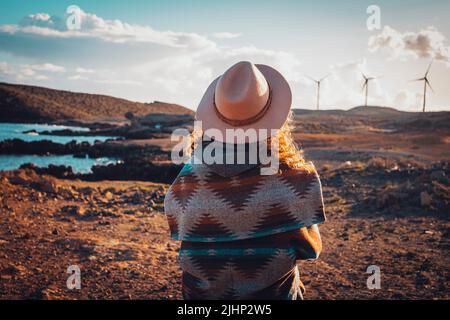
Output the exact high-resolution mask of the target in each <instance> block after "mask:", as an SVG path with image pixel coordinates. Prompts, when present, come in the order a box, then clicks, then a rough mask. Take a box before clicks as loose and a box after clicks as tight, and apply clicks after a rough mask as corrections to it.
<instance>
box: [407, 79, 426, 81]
mask: <svg viewBox="0 0 450 320" xmlns="http://www.w3.org/2000/svg"><path fill="white" fill-rule="evenodd" d="M422 80H425V78H417V79H412V80H409V81H422Z"/></svg>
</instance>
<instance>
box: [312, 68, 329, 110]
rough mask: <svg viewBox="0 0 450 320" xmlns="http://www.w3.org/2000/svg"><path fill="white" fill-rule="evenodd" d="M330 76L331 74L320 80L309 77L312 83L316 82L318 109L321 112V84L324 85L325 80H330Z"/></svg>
mask: <svg viewBox="0 0 450 320" xmlns="http://www.w3.org/2000/svg"><path fill="white" fill-rule="evenodd" d="M329 76H330V74H327V75H326V76H324V77H322V78H320V79H319V80H316V79H314V78H311V77H308V78H309V79H310V80H311V81H313V82H315V83H316V84H317V98H316V99H317V100H316V109H317V110H319V106H320V84H321V83H322V81H323V80H325V79H326V78H328V77H329Z"/></svg>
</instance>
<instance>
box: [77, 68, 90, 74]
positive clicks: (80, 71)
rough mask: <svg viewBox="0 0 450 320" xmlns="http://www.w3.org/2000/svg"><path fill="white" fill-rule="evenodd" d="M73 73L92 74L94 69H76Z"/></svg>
mask: <svg viewBox="0 0 450 320" xmlns="http://www.w3.org/2000/svg"><path fill="white" fill-rule="evenodd" d="M75 72H77V73H94V69H85V68H81V67H78V68H76V69H75Z"/></svg>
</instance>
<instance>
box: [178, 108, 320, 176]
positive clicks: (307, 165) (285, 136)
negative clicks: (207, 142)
mask: <svg viewBox="0 0 450 320" xmlns="http://www.w3.org/2000/svg"><path fill="white" fill-rule="evenodd" d="M293 130H294V114H293V112H292V111H290V112H289V115H288V117H287V119H286V121H285V123H284V124H283V126H282V127H281V128H280V130H278V133H277V138H278V157H279V160H280V162H282V163H285V164H287V165H288V166H289V167H290V168H293V169H304V170H306V171H308V172H311V171H314V166H313V164H312V163H311V162H306V161H305V158H304V157H303V151H302V150H300V149H299V148H298V146H297V143H296V142H295V141H294V137H293V135H292V131H293ZM202 138H203V132H202V130H201V129H194V130H193V132H192V134H191V136H190V145H191V148H189V149H188V150H187V153H188V155H191V154H192V152H193V150H195V148H197V147H198V145H199V144H200V142H201V141H202ZM270 145H271V138H269V139H268V146H269V148H270Z"/></svg>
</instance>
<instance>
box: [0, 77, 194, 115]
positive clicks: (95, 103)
mask: <svg viewBox="0 0 450 320" xmlns="http://www.w3.org/2000/svg"><path fill="white" fill-rule="evenodd" d="M130 112H131V113H132V114H133V115H134V116H143V115H146V114H149V113H165V114H192V113H193V112H192V111H191V110H189V109H187V108H185V107H183V106H180V105H177V104H170V103H164V102H159V101H155V102H152V103H140V102H133V101H129V100H125V99H120V98H115V97H111V96H106V95H99V94H87V93H77V92H70V91H63V90H55V89H49V88H43V87H36V86H27V85H15V84H8V83H0V121H11V122H49V121H50V122H54V121H60V120H75V121H85V122H92V121H121V120H124V119H125V118H126V117H125V115H126V114H127V113H130Z"/></svg>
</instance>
